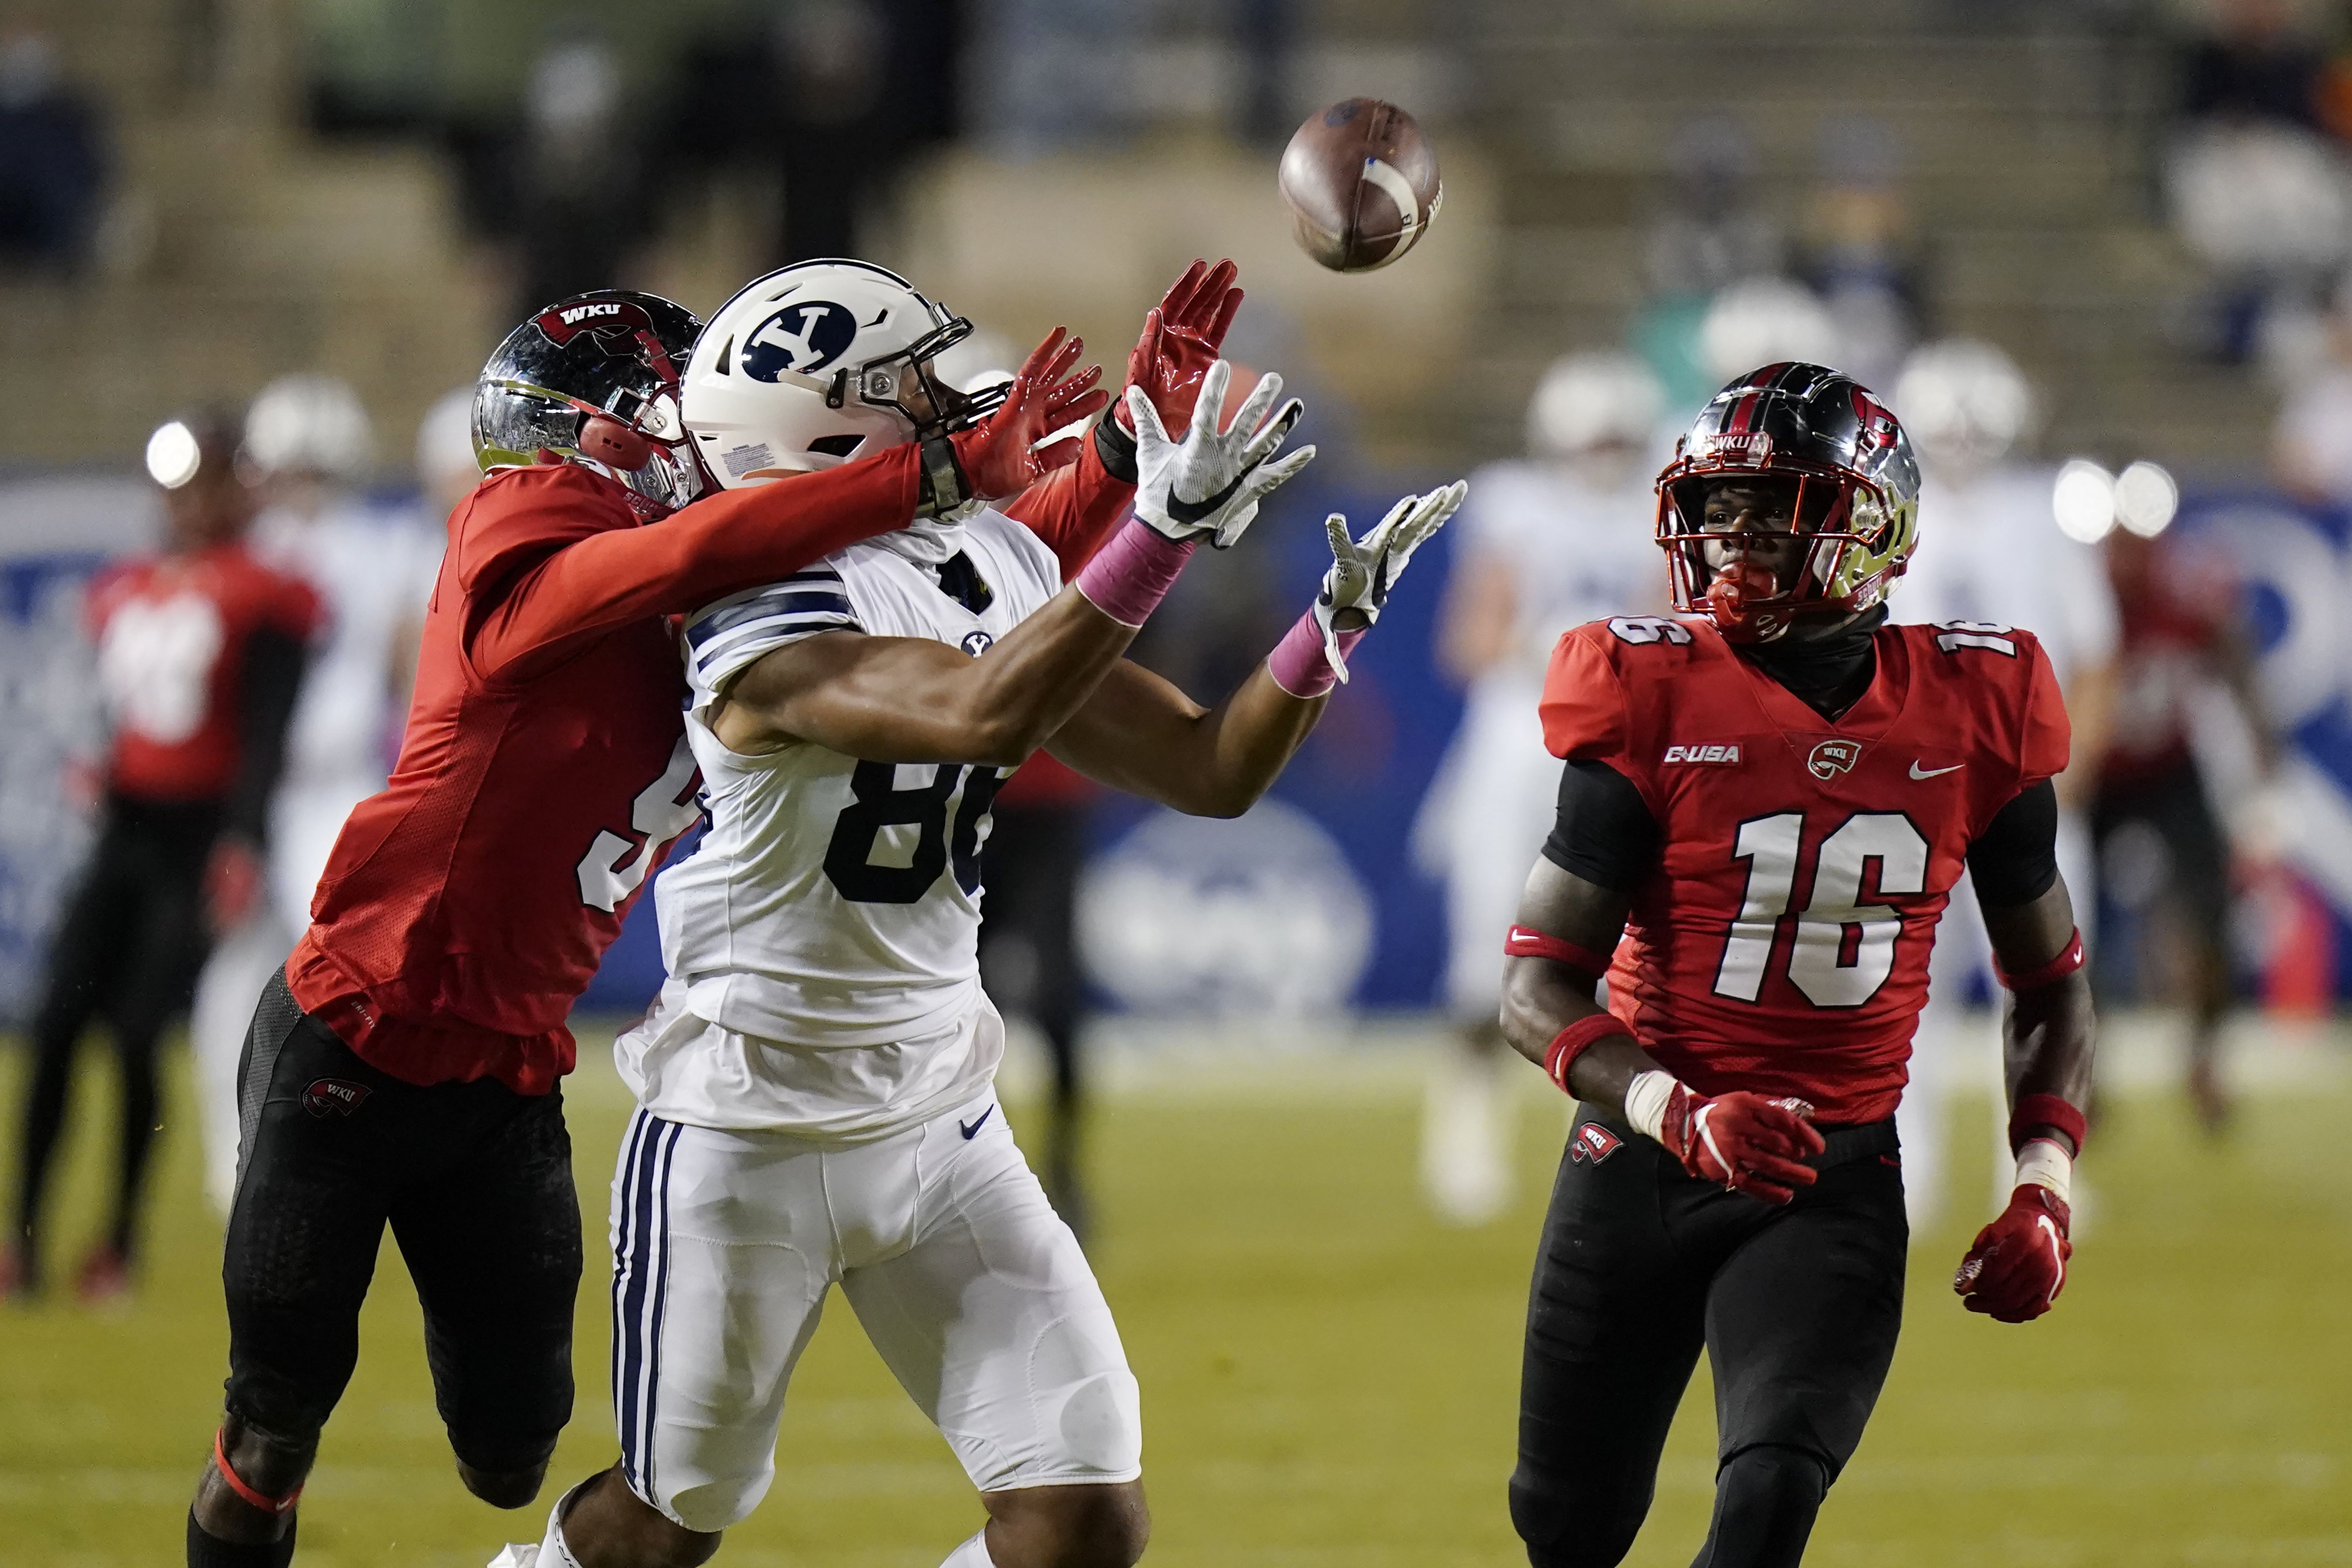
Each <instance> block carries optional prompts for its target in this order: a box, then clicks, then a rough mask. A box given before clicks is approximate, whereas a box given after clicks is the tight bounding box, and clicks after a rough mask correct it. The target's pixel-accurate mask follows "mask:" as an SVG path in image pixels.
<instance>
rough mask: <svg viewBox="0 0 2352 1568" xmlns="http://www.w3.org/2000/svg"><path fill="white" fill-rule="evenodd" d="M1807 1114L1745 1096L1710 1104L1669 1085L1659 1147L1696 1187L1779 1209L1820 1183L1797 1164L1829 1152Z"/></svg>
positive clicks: (1739, 1092) (1795, 1103) (1786, 1103)
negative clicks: (1710, 1185) (1720, 1188)
mask: <svg viewBox="0 0 2352 1568" xmlns="http://www.w3.org/2000/svg"><path fill="white" fill-rule="evenodd" d="M1812 1114H1813V1108H1812V1107H1811V1106H1810V1105H1808V1104H1806V1103H1805V1102H1804V1101H1803V1100H1769V1099H1767V1098H1765V1097H1764V1096H1763V1095H1760V1094H1751V1093H1749V1092H1748V1090H1746V1089H1734V1090H1733V1091H1732V1092H1731V1093H1729V1094H1725V1095H1717V1097H1716V1098H1715V1099H1713V1100H1709V1099H1707V1098H1706V1096H1704V1095H1697V1094H1693V1093H1692V1092H1691V1091H1690V1090H1689V1089H1685V1088H1684V1087H1683V1086H1682V1085H1681V1084H1676V1085H1675V1089H1674V1094H1673V1095H1672V1097H1671V1098H1669V1099H1668V1100H1667V1101H1666V1113H1665V1116H1664V1121H1663V1122H1662V1124H1661V1125H1660V1127H1659V1138H1658V1142H1661V1143H1664V1145H1665V1146H1666V1148H1667V1151H1668V1152H1671V1153H1672V1154H1674V1155H1675V1158H1677V1159H1679V1160H1680V1161H1682V1163H1683V1169H1684V1170H1685V1171H1688V1172H1689V1173H1691V1174H1692V1175H1694V1176H1696V1177H1698V1178H1699V1179H1700V1180H1701V1181H1705V1182H1719V1183H1721V1184H1723V1185H1724V1186H1725V1187H1726V1188H1727V1189H1728V1190H1730V1191H1732V1192H1735V1193H1746V1194H1748V1195H1749V1196H1750V1197H1758V1198H1762V1199H1763V1200H1764V1201H1765V1202H1766V1203H1773V1204H1785V1203H1788V1202H1790V1200H1791V1199H1793V1198H1795V1197H1796V1195H1797V1191H1796V1190H1797V1189H1798V1188H1799V1187H1810V1186H1811V1185H1812V1184H1813V1183H1814V1182H1816V1181H1817V1180H1819V1179H1820V1177H1821V1173H1820V1172H1818V1171H1816V1170H1814V1169H1813V1168H1812V1167H1811V1165H1808V1164H1805V1163H1803V1162H1804V1159H1805V1156H1807V1155H1809V1154H1818V1153H1820V1152H1822V1150H1823V1149H1825V1148H1827V1147H1829V1145H1828V1144H1827V1143H1825V1142H1822V1135H1821V1133H1820V1132H1819V1131H1816V1130H1815V1129H1814V1127H1813V1124H1812V1121H1811V1117H1812Z"/></svg>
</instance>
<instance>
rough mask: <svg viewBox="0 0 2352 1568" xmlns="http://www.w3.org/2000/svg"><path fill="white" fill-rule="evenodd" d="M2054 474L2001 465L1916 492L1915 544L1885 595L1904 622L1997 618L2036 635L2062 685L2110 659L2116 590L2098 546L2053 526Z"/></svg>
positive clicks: (1892, 614) (1890, 610)
mask: <svg viewBox="0 0 2352 1568" xmlns="http://www.w3.org/2000/svg"><path fill="white" fill-rule="evenodd" d="M2051 486H2052V479H2051V476H2050V475H2049V474H2047V473H2044V472H2041V471H2038V470H2035V469H2032V468H2003V469H2000V470H1998V471H1996V472H1993V473H1990V474H1987V475H1985V476H1983V477H1982V478H1980V479H1977V480H1975V481H1974V482H1973V483H1970V484H1969V485H1966V486H1958V485H1951V484H1947V483H1944V482H1942V481H1940V480H1937V479H1928V480H1927V481H1926V482H1925V483H1923V484H1922V485H1921V486H1920V488H1919V544H1918V548H1917V549H1916V550H1915V551H1913V552H1912V555H1911V563H1910V565H1909V566H1908V567H1907V568H1906V570H1905V572H1904V574H1903V576H1902V578H1901V580H1900V581H1899V582H1897V583H1896V584H1895V592H1894V593H1893V594H1891V595H1888V596H1887V600H1886V605H1887V616H1888V618H1889V619H1890V620H1895V621H1899V622H1902V623H1904V624H1906V625H1915V626H1916V625H1929V624H1933V623H1935V622H1938V621H1998V622H2000V624H2002V625H2004V626H2022V627H2024V628H2025V629H2026V630H2027V631H2030V632H2032V634H2033V635H2034V637H2036V638H2038V639H2039V640H2040V642H2041V644H2042V649H2043V651H2044V652H2046V653H2048V654H2049V656H2050V667H2051V669H2052V671H2053V673H2054V674H2055V675H2056V676H2057V677H2058V685H2059V688H2060V689H2062V690H2063V689H2065V687H2066V686H2067V684H2068V683H2069V682H2070V681H2072V680H2073V679H2074V676H2075V673H2076V672H2077V671H2080V670H2084V669H2096V668H2099V667H2100V666H2102V665H2105V664H2108V663H2111V662H2113V660H2114V659H2115V657H2116V639H2117V637H2119V636H2120V631H2119V626H2118V621H2117V616H2116V595H2115V589H2114V588H2113V587H2112V586H2111V585H2110V584H2109V583H2108V581H2107V569H2106V564H2105V562H2104V561H2103V560H2102V559H2101V558H2100V555H2099V552H2098V551H2097V550H2095V549H2094V548H2093V547H2092V546H2090V545H2087V544H2083V543H2079V542H2076V541H2074V540H2072V539H2069V538H2067V537H2066V536H2065V535H2064V534H2063V533H2061V532H2059V531H2058V524H2057V521H2056V520H2055V519H2054V518H2053V516H2052V514H2051V510H2050V492H2051Z"/></svg>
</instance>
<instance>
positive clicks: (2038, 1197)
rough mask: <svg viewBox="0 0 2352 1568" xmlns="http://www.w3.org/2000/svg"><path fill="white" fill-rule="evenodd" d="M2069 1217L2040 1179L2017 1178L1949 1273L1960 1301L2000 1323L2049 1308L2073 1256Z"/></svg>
mask: <svg viewBox="0 0 2352 1568" xmlns="http://www.w3.org/2000/svg"><path fill="white" fill-rule="evenodd" d="M2072 1218H2073V1215H2072V1213H2071V1212H2070V1211H2069V1210H2068V1208H2067V1206H2066V1200H2065V1199H2064V1198H2062V1197H2060V1196H2059V1195H2058V1194H2056V1193H2053V1192H2052V1191H2051V1190H2050V1189H2049V1188H2048V1187H2045V1186H2043V1185H2042V1184H2040V1183H2038V1182H2022V1183H2020V1184H2018V1188H2017V1190H2016V1191H2015V1192H2013V1193H2011V1194H2009V1206H2008V1207H2007V1208H2005V1209H2003V1210H2001V1211H2000V1218H1998V1219H1996V1220H1994V1221H1993V1222H1992V1223H1991V1224H1990V1225H1989V1226H1985V1227H1984V1228H1983V1229H1982V1230H1980V1231H1979V1232H1977V1241H1976V1245H1975V1246H1974V1247H1969V1255H1968V1256H1967V1257H1966V1258H1962V1259H1960V1268H1959V1272H1958V1273H1957V1274H1955V1275H1953V1276H1952V1289H1954V1290H1956V1291H1958V1292H1959V1297H1960V1300H1961V1302H1962V1303H1963V1304H1964V1305H1966V1306H1967V1308H1968V1310H1969V1311H1971V1312H1983V1313H1985V1314H1987V1315H1988V1316H1990V1318H1991V1319H1992V1320H1993V1321H1995V1322H2000V1323H2030V1322H2032V1321H2033V1320H2034V1319H2036V1318H2038V1317H2040V1316H2041V1315H2042V1313H2044V1312H2046V1311H2048V1310H2050V1306H2051V1303H2052V1302H2053V1301H2055V1300H2058V1292H2059V1291H2061V1290H2063V1289H2065V1288H2066V1260H2067V1259H2068V1258H2072V1257H2074V1243H2073V1242H2072V1241H2070V1240H2069V1239H2067V1236H2066V1227H2067V1225H2068V1223H2069V1221H2070V1220H2071V1219H2072Z"/></svg>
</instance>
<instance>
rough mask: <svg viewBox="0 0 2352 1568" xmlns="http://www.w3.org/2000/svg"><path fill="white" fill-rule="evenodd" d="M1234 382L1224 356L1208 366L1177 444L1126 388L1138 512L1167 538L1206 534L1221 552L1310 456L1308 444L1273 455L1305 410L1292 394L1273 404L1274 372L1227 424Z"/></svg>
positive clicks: (1147, 404) (1139, 394)
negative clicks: (1189, 421)
mask: <svg viewBox="0 0 2352 1568" xmlns="http://www.w3.org/2000/svg"><path fill="white" fill-rule="evenodd" d="M1232 379H1233V366H1231V365H1229V364H1227V363H1225V362H1224V361H1223V360H1219V361H1217V362H1216V363H1214V364H1213V365H1211V366H1210V367H1209V374H1207V375H1205V376H1203V377H1202V381H1201V395H1200V398H1199V400H1198V401H1197V402H1196V403H1195V404H1194V405H1193V408H1192V425H1191V426H1190V427H1189V428H1188V429H1186V431H1185V432H1184V438H1183V440H1182V441H1181V442H1178V441H1174V440H1171V439H1170V438H1169V435H1168V431H1167V428H1166V426H1162V425H1161V424H1160V411H1159V410H1158V409H1156V408H1154V407H1153V406H1152V405H1151V400H1150V398H1148V397H1146V396H1145V395H1143V389H1142V388H1141V387H1139V386H1130V387H1129V388H1128V389H1127V411H1128V413H1129V415H1130V416H1132V417H1133V418H1134V420H1135V469H1136V482H1135V515H1136V516H1138V517H1139V518H1141V519H1142V520H1143V521H1144V522H1145V523H1146V524H1147V525H1149V526H1150V527H1151V528H1153V529H1156V530H1158V531H1160V532H1161V533H1163V534H1166V535H1167V536H1168V537H1169V538H1171V539H1177V540H1187V539H1189V540H1199V539H1202V538H1206V539H1208V540H1209V541H1210V542H1213V544H1215V545H1216V547H1217V548H1218V549H1220V550H1227V549H1231V548H1232V547H1233V544H1234V541H1236V540H1238V539H1239V538H1241V536H1242V532H1243V531H1244V530H1245V529H1247V528H1248V527H1249V525H1250V524H1251V522H1252V521H1255V519H1256V517H1257V503H1258V501H1259V500H1262V499H1263V498H1264V497H1265V494H1266V492H1268V491H1269V490H1272V489H1274V488H1275V487H1276V485H1279V484H1281V483H1282V482H1283V481H1284V480H1285V479H1288V478H1290V476H1291V475H1293V474H1295V473H1297V471H1298V470H1299V469H1301V468H1305V467H1306V466H1307V461H1308V459H1310V458H1313V457H1314V456H1315V448H1314V447H1300V448H1298V450H1297V451H1296V452H1293V453H1291V454H1289V455H1288V456H1287V457H1284V458H1276V457H1275V456H1274V454H1275V452H1276V450H1277V449H1279V448H1280V447H1281V446H1282V442H1283V438H1284V437H1286V436H1288V435H1289V434H1290V427H1291V426H1294V425H1296V424H1297V423H1298V416H1299V415H1300V414H1302V413H1304V412H1305V409H1304V408H1303V407H1302V405H1300V403H1299V401H1298V399H1297V398H1295V397H1294V398H1292V399H1291V400H1290V401H1289V402H1287V403H1286V404H1284V405H1282V406H1281V407H1279V408H1276V407H1275V399H1276V398H1278V397H1280V396H1281V395H1282V377H1280V376H1278V375H1276V374H1273V373H1272V372H1268V373H1267V374H1265V375H1263V376H1261V377H1259V378H1258V384H1256V385H1255V386H1254V387H1252V388H1250V395H1248V396H1247V397H1245V398H1244V399H1243V400H1242V405H1241V407H1240V408H1239V409H1238V410H1236V411H1235V412H1234V419H1233V424H1232V426H1230V427H1227V426H1225V425H1224V412H1225V387H1226V385H1227V384H1229V383H1230V382H1231V381H1232Z"/></svg>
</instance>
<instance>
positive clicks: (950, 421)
mask: <svg viewBox="0 0 2352 1568" xmlns="http://www.w3.org/2000/svg"><path fill="white" fill-rule="evenodd" d="M971 331H972V326H971V322H970V321H966V320H964V319H963V318H962V317H961V316H958V315H956V314H955V313H954V312H952V311H950V310H948V308H947V307H946V306H944V305H940V304H935V303H934V302H932V301H931V300H927V299H925V298H924V297H923V296H922V295H921V294H920V293H919V292H917V290H916V289H915V286H914V285H913V284H911V283H909V282H908V281H907V280H906V279H904V278H901V277H899V276H898V274H897V273H895V272H891V271H888V270H887V269H886V268H880V267H875V266H872V265H870V264H868V263H866V262H863V261H803V262H799V263H796V264H794V265H793V266H791V267H786V268H782V269H781V270H779V271H775V272H771V273H769V274H768V275H767V276H766V277H764V278H761V279H757V280H755V281H753V282H751V283H750V284H747V285H746V286H745V287H744V288H743V289H740V290H739V291H738V292H737V294H736V295H735V297H734V298H733V299H731V300H728V301H727V303H725V304H724V305H721V306H720V307H719V309H718V310H717V311H716V312H714V313H713V314H712V316H711V318H710V325H709V328H708V329H707V330H706V331H704V332H703V334H702V340H701V342H698V343H697V344H695V348H694V357H693V360H692V363H689V364H688V367H687V373H686V391H685V409H686V427H687V428H688V430H690V431H692V432H693V433H694V439H695V442H696V444H697V447H698V450H699V451H700V453H701V455H702V459H703V463H704V466H705V467H706V468H708V469H709V472H710V475H711V477H712V478H713V479H717V480H718V481H719V483H720V484H721V485H723V486H725V487H727V488H728V489H743V488H744V487H746V486H750V485H755V484H760V483H762V482H764V481H766V480H768V479H781V478H782V477H784V476H785V475H787V474H797V473H807V472H810V471H812V470H814V469H818V468H834V467H836V466H838V465H839V464H842V463H845V462H848V461H850V460H851V459H852V458H863V457H871V456H872V455H873V454H875V453H876V452H879V451H882V450H885V449H886V448H888V447H897V446H900V445H903V444H904V443H906V442H908V441H915V440H924V439H928V438H929V437H933V436H937V435H944V434H947V433H950V432H952V431H956V430H963V429H968V428H970V427H971V426H972V425H974V424H976V423H977V422H978V421H979V420H980V418H981V417H982V416H983V415H985V414H987V413H988V412H989V411H990V410H992V409H993V408H995V407H996V406H997V405H999V404H1001V403H1003V401H1004V388H1003V385H1002V384H997V385H993V386H984V387H982V388H981V389H979V390H977V391H972V392H966V391H964V390H962V389H961V388H960V387H958V386H956V385H954V384H952V383H951V382H950V379H949V377H948V374H947V373H946V371H945V370H944V369H943V368H942V367H940V366H938V365H935V364H934V363H933V362H934V361H935V360H936V359H937V358H938V357H939V356H940V355H941V354H944V353H947V352H948V351H949V350H950V349H952V348H954V347H955V346H956V345H957V344H958V343H961V342H963V341H964V340H965V339H967V338H969V337H971ZM988 368H991V367H988V366H984V365H975V366H972V367H971V368H970V371H969V372H968V373H967V374H977V373H979V372H981V371H983V370H986V369H988Z"/></svg>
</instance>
